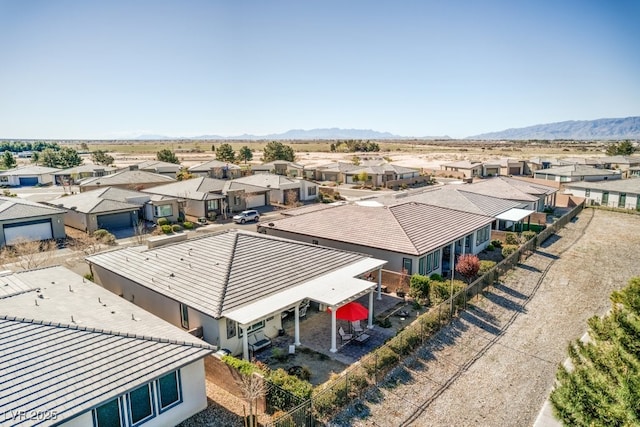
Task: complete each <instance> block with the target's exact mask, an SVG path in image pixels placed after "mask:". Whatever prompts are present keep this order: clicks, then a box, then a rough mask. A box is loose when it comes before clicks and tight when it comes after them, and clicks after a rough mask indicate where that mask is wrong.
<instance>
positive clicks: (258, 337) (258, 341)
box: [248, 331, 271, 352]
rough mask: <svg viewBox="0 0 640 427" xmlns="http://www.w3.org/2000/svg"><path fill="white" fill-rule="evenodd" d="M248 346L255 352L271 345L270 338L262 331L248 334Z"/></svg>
mask: <svg viewBox="0 0 640 427" xmlns="http://www.w3.org/2000/svg"><path fill="white" fill-rule="evenodd" d="M248 340H249V348H251V350H252V351H254V352H256V351H258V350H262V349H263V348H265V347H269V346H270V345H271V340H270V339H269V338H267V337H265V336H264V333H262V331H259V332H256V333H255V334H253V335H249V338H248Z"/></svg>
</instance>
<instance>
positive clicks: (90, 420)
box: [0, 266, 214, 427]
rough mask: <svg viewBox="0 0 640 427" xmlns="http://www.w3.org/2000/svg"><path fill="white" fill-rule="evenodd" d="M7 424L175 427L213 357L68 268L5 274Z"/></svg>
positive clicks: (197, 404) (1, 293)
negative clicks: (205, 366) (207, 362)
mask: <svg viewBox="0 0 640 427" xmlns="http://www.w3.org/2000/svg"><path fill="white" fill-rule="evenodd" d="M0 283H2V284H3V286H1V287H0V341H1V342H2V358H0V378H2V393H0V414H2V415H1V416H2V422H1V423H0V424H2V425H3V426H4V425H7V426H9V425H11V426H23V425H24V426H27V425H29V426H31V425H39V426H53V425H55V426H65V427H72V426H74V427H75V426H103V425H109V426H137V425H141V424H142V423H144V425H145V426H147V425H148V426H172V425H176V424H178V423H180V422H182V421H183V420H185V419H186V418H189V417H190V416H192V415H194V414H196V413H198V412H200V411H201V410H203V409H205V408H206V406H207V396H206V390H205V371H204V358H205V357H208V356H209V355H210V354H211V353H212V352H213V351H214V348H213V347H211V346H210V345H208V344H207V343H205V342H204V341H202V340H200V339H198V338H196V337H195V336H193V335H191V334H189V333H188V332H186V331H183V330H181V329H180V328H176V327H175V326H173V325H170V324H169V323H167V322H165V321H163V320H161V319H160V318H158V317H156V316H154V315H153V314H151V313H148V312H146V311H144V310H143V309H141V308H139V307H137V306H136V305H134V304H132V303H131V302H129V301H127V300H126V299H124V298H121V297H119V296H117V295H114V294H112V293H111V292H109V291H107V290H106V289H103V288H101V287H100V286H98V285H97V284H95V283H93V282H90V281H89V280H86V279H84V278H83V277H82V276H79V275H77V274H75V273H74V272H72V271H70V270H68V269H66V268H64V267H60V266H57V267H48V268H41V269H37V270H31V271H23V272H19V273H11V272H3V273H0Z"/></svg>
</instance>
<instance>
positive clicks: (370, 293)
mask: <svg viewBox="0 0 640 427" xmlns="http://www.w3.org/2000/svg"><path fill="white" fill-rule="evenodd" d="M367 328H369V329H373V289H371V292H369V319H368V321H367Z"/></svg>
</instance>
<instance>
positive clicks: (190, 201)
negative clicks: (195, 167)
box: [143, 177, 270, 218]
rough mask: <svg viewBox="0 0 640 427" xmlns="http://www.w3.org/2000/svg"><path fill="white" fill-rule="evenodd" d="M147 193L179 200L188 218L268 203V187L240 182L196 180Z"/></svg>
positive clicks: (210, 215) (151, 190) (157, 188)
mask: <svg viewBox="0 0 640 427" xmlns="http://www.w3.org/2000/svg"><path fill="white" fill-rule="evenodd" d="M143 191H144V192H145V193H151V194H158V195H162V196H169V197H173V198H177V199H179V200H180V201H181V203H182V204H183V206H184V207H183V209H184V213H185V215H189V216H192V217H196V218H201V217H205V218H212V217H214V218H215V217H216V216H219V215H224V214H226V213H233V212H240V211H243V210H245V209H252V208H258V207H262V206H266V205H268V204H269V192H270V190H269V189H268V188H263V187H257V186H254V185H249V184H243V183H241V182H238V181H237V180H231V181H230V180H221V179H214V178H206V177H200V178H193V179H187V180H185V181H178V182H173V183H171V184H166V185H159V186H157V187H151V188H147V189H145V190H143Z"/></svg>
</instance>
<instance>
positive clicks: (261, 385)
mask: <svg viewBox="0 0 640 427" xmlns="http://www.w3.org/2000/svg"><path fill="white" fill-rule="evenodd" d="M239 385H240V388H241V389H242V395H243V396H244V399H245V400H246V401H247V403H248V404H249V420H248V424H247V423H245V425H248V426H249V427H256V426H257V425H258V421H257V407H258V404H257V400H258V399H259V398H261V397H262V396H264V395H265V394H266V392H267V386H266V384H265V381H264V378H263V377H262V376H260V375H257V374H255V373H251V374H246V375H242V376H241V383H240V384H239ZM254 403H255V409H256V416H254V414H253V411H254Z"/></svg>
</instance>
